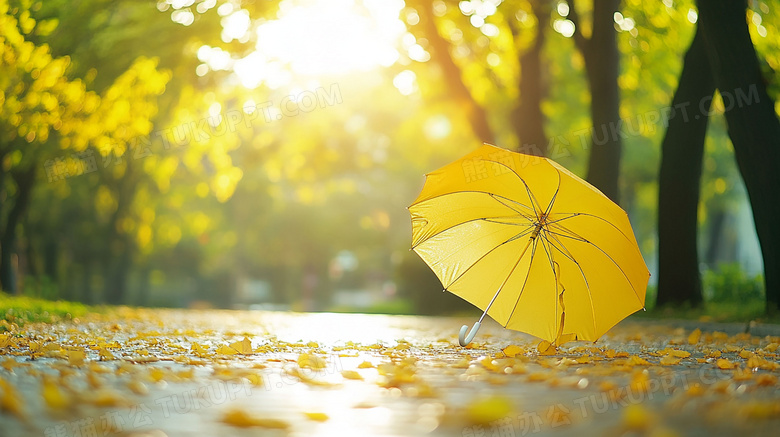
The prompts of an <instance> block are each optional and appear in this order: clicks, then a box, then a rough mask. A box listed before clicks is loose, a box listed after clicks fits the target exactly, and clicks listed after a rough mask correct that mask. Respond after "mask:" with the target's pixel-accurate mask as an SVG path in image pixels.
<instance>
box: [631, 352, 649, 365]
mask: <svg viewBox="0 0 780 437" xmlns="http://www.w3.org/2000/svg"><path fill="white" fill-rule="evenodd" d="M626 364H628V365H629V366H649V365H650V363H649V362H648V361H647V360H646V359H644V358H641V357H638V356H636V355H631V356H630V357H628V360H626Z"/></svg>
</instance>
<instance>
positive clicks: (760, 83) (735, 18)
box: [697, 0, 780, 313]
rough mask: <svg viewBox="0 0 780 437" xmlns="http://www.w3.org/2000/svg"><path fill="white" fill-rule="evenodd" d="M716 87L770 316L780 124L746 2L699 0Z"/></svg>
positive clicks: (777, 299) (777, 286)
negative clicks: (758, 248) (746, 200)
mask: <svg viewBox="0 0 780 437" xmlns="http://www.w3.org/2000/svg"><path fill="white" fill-rule="evenodd" d="M697 5H698V8H699V26H701V28H702V29H703V30H704V40H705V43H706V46H707V55H708V58H709V61H710V65H711V66H712V71H713V75H714V79H715V85H716V86H717V87H718V89H719V90H720V93H721V95H722V96H723V102H724V107H725V115H726V122H727V124H728V133H729V137H730V138H731V142H732V143H733V144H734V153H735V156H736V158H737V165H738V167H739V170H740V173H741V174H742V179H743V180H744V181H745V187H746V188H747V192H748V197H749V198H750V205H751V208H752V210H753V220H754V222H755V225H756V233H757V234H758V240H759V243H760V244H761V253H762V256H763V259H764V284H765V287H766V303H767V312H770V313H774V312H777V311H778V310H780V226H778V223H780V171H778V168H780V120H778V118H777V114H776V113H775V106H774V102H773V101H772V99H771V98H770V97H769V95H768V94H767V90H766V84H765V82H764V79H763V77H762V75H761V70H760V67H759V63H758V56H757V55H756V51H755V48H754V47H753V43H752V41H751V40H750V33H749V31H748V24H747V20H746V19H745V11H746V8H747V3H746V2H745V1H734V0H709V1H698V2H697Z"/></svg>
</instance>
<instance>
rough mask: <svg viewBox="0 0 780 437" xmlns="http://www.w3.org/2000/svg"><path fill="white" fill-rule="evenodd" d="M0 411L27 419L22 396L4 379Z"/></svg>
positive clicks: (0, 383) (0, 395)
mask: <svg viewBox="0 0 780 437" xmlns="http://www.w3.org/2000/svg"><path fill="white" fill-rule="evenodd" d="M0 411H8V412H9V413H11V414H13V415H14V416H16V417H18V418H20V419H23V418H25V417H26V412H25V408H24V404H23V403H22V396H21V395H20V394H19V392H18V391H16V388H14V386H12V385H11V384H9V383H8V382H6V380H4V379H3V378H0Z"/></svg>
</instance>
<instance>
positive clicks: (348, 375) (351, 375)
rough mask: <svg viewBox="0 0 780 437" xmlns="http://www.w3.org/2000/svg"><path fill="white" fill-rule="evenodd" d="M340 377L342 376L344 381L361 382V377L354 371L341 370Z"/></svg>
mask: <svg viewBox="0 0 780 437" xmlns="http://www.w3.org/2000/svg"><path fill="white" fill-rule="evenodd" d="M341 376H343V377H344V378H346V379H356V380H363V375H361V374H360V373H358V372H357V371H355V370H342V371H341Z"/></svg>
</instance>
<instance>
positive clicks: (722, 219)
mask: <svg viewBox="0 0 780 437" xmlns="http://www.w3.org/2000/svg"><path fill="white" fill-rule="evenodd" d="M707 216H708V220H707V221H708V222H709V224H710V226H709V228H708V229H707V252H706V253H705V254H704V263H705V264H706V265H707V267H709V268H710V269H715V268H716V267H717V266H718V261H721V260H722V257H721V256H720V254H721V250H722V248H723V244H721V241H722V240H723V228H724V224H725V223H726V211H723V210H722V209H720V208H718V209H716V210H710V211H708V213H707Z"/></svg>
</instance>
